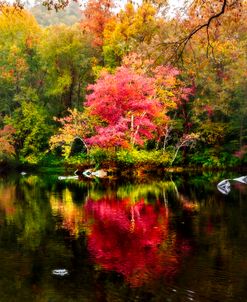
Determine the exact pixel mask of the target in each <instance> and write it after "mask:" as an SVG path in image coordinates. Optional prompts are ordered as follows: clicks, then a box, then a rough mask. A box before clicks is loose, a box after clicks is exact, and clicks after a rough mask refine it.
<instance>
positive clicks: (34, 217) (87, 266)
mask: <svg viewBox="0 0 247 302" xmlns="http://www.w3.org/2000/svg"><path fill="white" fill-rule="evenodd" d="M231 176H233V177H234V176H235V177H236V176H239V175H236V174H234V175H229V174H225V175H223V174H221V175H220V174H214V173H204V174H200V175H189V174H187V175H173V174H169V175H167V176H166V177H164V178H162V179H142V180H125V181H124V180H109V179H104V180H86V179H80V180H58V175H50V174H39V175H32V174H27V175H25V176H21V175H9V176H1V177H0V268H1V274H0V301H4V302H5V301H6V302H11V301H14V302H18V301H24V302H25V301H40V302H41V301H42V302H57V301H68V302H70V301H71V302H72V301H95V302H97V301H102V302H103V301H104V302H105V301H107V302H108V301H109V302H112V301H113V302H114V301H171V302H172V301H247V257H246V252H247V198H246V197H247V185H244V184H240V183H233V184H232V190H231V192H230V193H229V195H227V196H226V195H222V194H221V193H220V192H218V191H217V188H216V184H217V182H218V181H220V180H222V179H224V178H229V177H231ZM56 269H63V270H64V271H65V272H67V271H68V274H67V275H66V274H64V276H57V275H54V274H53V271H54V270H56Z"/></svg>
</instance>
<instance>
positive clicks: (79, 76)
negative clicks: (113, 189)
mask: <svg viewBox="0 0 247 302" xmlns="http://www.w3.org/2000/svg"><path fill="white" fill-rule="evenodd" d="M115 4H116V3H114V1H110V0H89V1H87V3H86V4H85V6H84V7H83V9H82V8H81V10H80V8H79V7H78V12H79V14H80V16H81V17H80V20H79V22H77V23H74V24H73V25H66V24H55V25H50V26H48V27H45V26H43V27H42V26H41V25H40V24H39V23H38V22H37V20H36V19H35V17H34V15H33V14H34V12H35V8H33V10H32V12H33V14H32V12H31V11H28V10H27V9H20V8H18V7H16V6H7V5H1V6H0V112H1V115H0V161H1V162H2V163H3V162H6V161H15V162H20V163H27V164H35V165H62V164H71V165H78V164H81V165H83V164H85V165H96V166H100V165H102V164H103V165H104V164H106V163H108V164H109V165H110V164H112V163H114V164H117V165H119V166H132V165H142V164H147V165H159V166H164V167H169V166H172V165H173V166H184V167H212V168H225V167H235V166H240V165H244V164H246V163H247V22H246V20H247V3H246V1H234V0H228V1H216V0H210V1H199V0H198V1H192V3H191V4H190V5H189V6H188V7H186V9H185V10H180V11H178V12H177V13H176V14H175V15H171V14H170V13H169V10H168V5H169V4H167V2H166V1H151V0H150V1H144V0H143V2H142V3H139V4H138V5H136V4H132V2H131V1H129V2H127V4H126V5H125V7H124V8H123V9H121V10H120V11H117V10H116V9H115V8H114V5H115ZM55 14H56V10H54V11H53V12H52V17H51V18H53V16H54V15H55ZM36 15H37V14H36ZM37 18H38V17H37ZM39 19H42V18H41V17H39ZM41 23H42V22H41ZM49 24H52V22H50V23H47V24H43V25H49Z"/></svg>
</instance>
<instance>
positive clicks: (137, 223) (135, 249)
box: [86, 198, 190, 286]
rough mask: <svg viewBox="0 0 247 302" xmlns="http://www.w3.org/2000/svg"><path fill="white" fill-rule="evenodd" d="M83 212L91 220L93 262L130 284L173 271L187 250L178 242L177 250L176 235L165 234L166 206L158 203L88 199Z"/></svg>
mask: <svg viewBox="0 0 247 302" xmlns="http://www.w3.org/2000/svg"><path fill="white" fill-rule="evenodd" d="M86 211H87V214H88V217H91V218H93V220H94V222H93V224H92V228H91V232H90V234H89V236H88V249H89V251H90V253H91V255H92V257H93V258H94V260H95V262H96V263H97V264H99V265H100V266H101V267H103V268H104V269H106V270H113V271H116V272H118V273H121V274H123V276H124V277H125V279H126V281H128V282H129V283H130V284H131V285H132V286H140V285H142V284H143V283H146V282H148V281H150V280H152V279H154V278H155V277H158V276H160V275H162V274H164V275H172V274H174V273H175V272H176V270H177V267H178V265H179V259H180V257H182V256H183V255H184V253H186V252H188V250H189V249H190V247H189V246H188V244H187V243H186V242H180V245H179V252H178V251H177V244H178V240H177V238H176V235H174V234H169V233H168V208H166V207H165V206H164V205H161V204H160V203H158V202H157V203H156V204H155V205H153V204H146V203H145V202H144V200H141V201H139V202H137V203H135V204H132V203H131V202H130V200H127V199H125V200H120V201H119V200H115V199H109V198H103V199H101V200H98V201H93V200H88V202H87V204H86Z"/></svg>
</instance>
